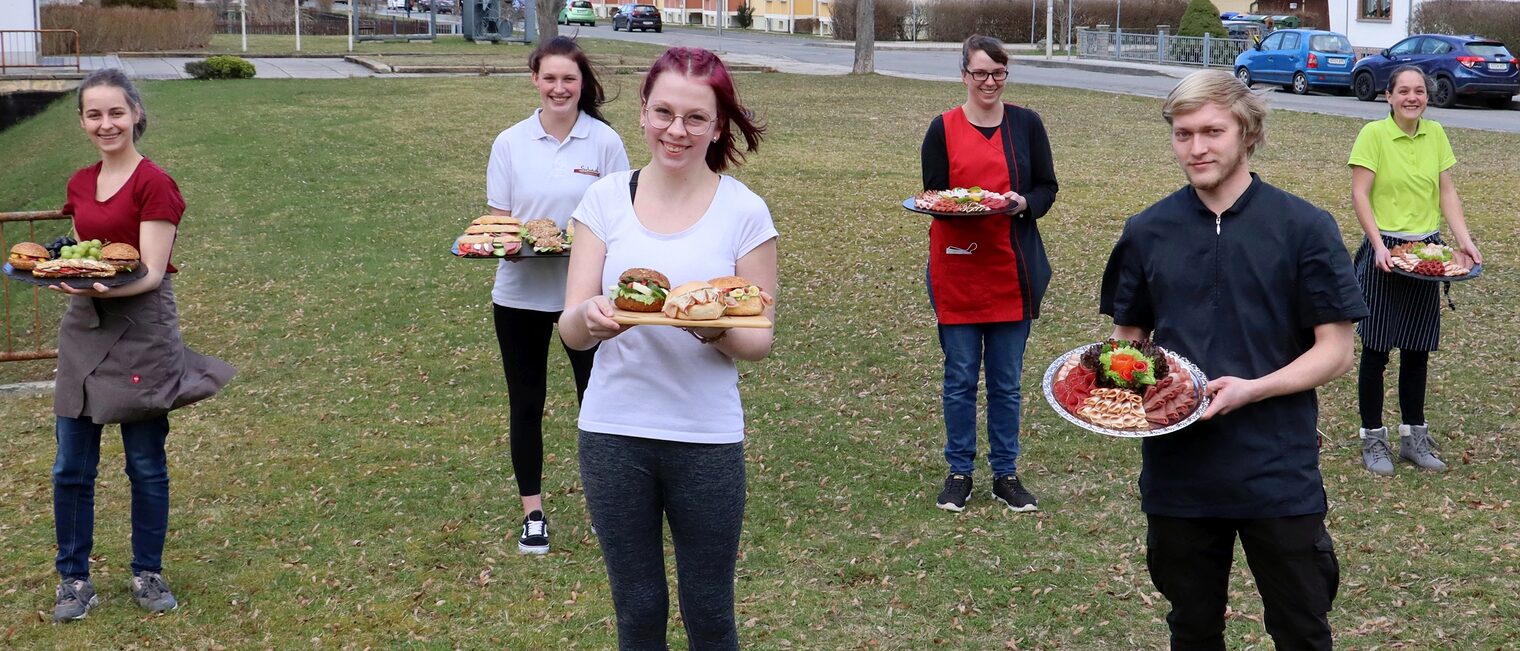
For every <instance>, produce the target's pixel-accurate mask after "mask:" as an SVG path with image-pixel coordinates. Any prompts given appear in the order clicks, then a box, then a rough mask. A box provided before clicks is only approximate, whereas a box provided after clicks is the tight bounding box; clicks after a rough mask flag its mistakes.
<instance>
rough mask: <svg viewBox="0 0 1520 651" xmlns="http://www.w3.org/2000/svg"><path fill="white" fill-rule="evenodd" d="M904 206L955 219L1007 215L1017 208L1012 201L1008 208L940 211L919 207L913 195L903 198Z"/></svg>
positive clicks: (935, 215) (915, 210) (930, 214)
mask: <svg viewBox="0 0 1520 651" xmlns="http://www.w3.org/2000/svg"><path fill="white" fill-rule="evenodd" d="M902 207H903V208H907V209H908V211H909V212H916V213H918V214H920V215H929V216H930V217H941V218H947V219H953V218H955V217H983V216H986V215H1006V214H1009V213H1012V212H1014V211H1015V210H1016V207H1015V206H1014V204H1012V203H1010V204H1008V207H1007V208H1002V209H1000V210H983V211H981V212H938V211H935V210H924V209H923V208H919V207H918V206H915V205H913V197H908V198H907V199H903V202H902Z"/></svg>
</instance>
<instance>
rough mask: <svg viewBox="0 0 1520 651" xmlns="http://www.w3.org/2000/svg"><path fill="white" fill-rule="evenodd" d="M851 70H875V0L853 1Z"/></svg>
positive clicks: (857, 72) (867, 71) (858, 73)
mask: <svg viewBox="0 0 1520 651" xmlns="http://www.w3.org/2000/svg"><path fill="white" fill-rule="evenodd" d="M851 72H854V73H855V74H857V75H869V74H871V73H873V72H876V0H858V1H857V2H856V3H855V69H854V70H852V71H851Z"/></svg>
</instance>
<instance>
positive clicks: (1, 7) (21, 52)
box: [0, 0, 41, 65]
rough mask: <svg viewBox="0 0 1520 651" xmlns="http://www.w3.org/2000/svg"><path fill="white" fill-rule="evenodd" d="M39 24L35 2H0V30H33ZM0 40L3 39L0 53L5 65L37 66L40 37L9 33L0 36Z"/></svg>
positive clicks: (28, 0)
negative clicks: (2, 55) (2, 54)
mask: <svg viewBox="0 0 1520 651" xmlns="http://www.w3.org/2000/svg"><path fill="white" fill-rule="evenodd" d="M40 23H41V18H40V17H39V12H38V10H37V0H0V30H17V29H19V30H35V29H39V28H40V27H39V25H40ZM0 39H4V43H0V46H3V48H0V52H4V57H5V61H4V63H5V64H7V65H36V64H37V49H38V47H39V46H40V45H41V43H40V41H41V36H40V35H38V34H27V33H16V32H10V33H4V34H0Z"/></svg>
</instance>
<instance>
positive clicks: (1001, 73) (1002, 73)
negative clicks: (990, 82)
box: [965, 69, 1008, 81]
mask: <svg viewBox="0 0 1520 651" xmlns="http://www.w3.org/2000/svg"><path fill="white" fill-rule="evenodd" d="M965 72H966V74H968V75H971V78H972V79H975V80H977V81H987V78H988V77H992V78H993V79H996V80H998V81H1002V80H1004V79H1007V78H1008V71H1007V70H1006V69H1004V70H993V71H991V72H988V71H986V70H967V71H965Z"/></svg>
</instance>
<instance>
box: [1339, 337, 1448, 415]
mask: <svg viewBox="0 0 1520 651" xmlns="http://www.w3.org/2000/svg"><path fill="white" fill-rule="evenodd" d="M1388 359H1389V354H1388V351H1386V350H1373V349H1371V348H1363V349H1362V368H1361V370H1360V371H1359V372H1358V373H1357V378H1356V398H1357V401H1356V404H1357V406H1358V408H1359V411H1360V412H1361V415H1362V428H1363V429H1377V428H1379V427H1382V426H1383V373H1384V372H1385V371H1387V370H1388ZM1429 375H1430V351H1428V350H1407V349H1405V350H1400V351H1399V417H1400V418H1401V419H1402V422H1403V423H1404V424H1406V425H1424V424H1425V383H1426V378H1427V377H1428V376H1429Z"/></svg>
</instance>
